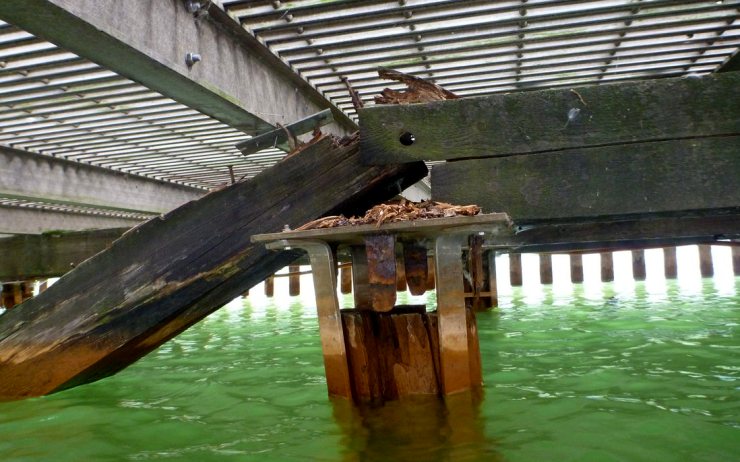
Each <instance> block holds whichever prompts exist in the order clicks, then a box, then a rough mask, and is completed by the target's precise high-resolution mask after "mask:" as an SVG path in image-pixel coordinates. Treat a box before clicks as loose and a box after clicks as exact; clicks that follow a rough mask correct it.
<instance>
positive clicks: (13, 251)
mask: <svg viewBox="0 0 740 462" xmlns="http://www.w3.org/2000/svg"><path fill="white" fill-rule="evenodd" d="M127 229H128V228H111V229H100V230H95V231H75V232H50V233H45V234H33V235H30V234H28V235H20V236H13V237H7V238H4V239H0V255H2V256H3V258H1V259H0V281H16V280H20V279H32V278H48V277H56V276H61V275H63V274H64V273H66V272H68V271H70V270H71V269H72V268H74V267H75V266H77V265H79V264H80V263H82V262H83V261H85V260H87V259H88V258H90V257H92V256H93V255H95V254H96V253H98V252H100V251H102V250H104V249H105V248H106V247H107V246H109V245H110V244H111V243H112V242H113V241H115V240H116V239H118V238H119V237H120V236H121V235H122V234H123V233H124V232H125V231H126V230H127Z"/></svg>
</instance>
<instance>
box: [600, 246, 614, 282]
mask: <svg viewBox="0 0 740 462" xmlns="http://www.w3.org/2000/svg"><path fill="white" fill-rule="evenodd" d="M600 257H601V281H602V282H611V281H613V280H614V254H613V253H611V252H601V254H600Z"/></svg>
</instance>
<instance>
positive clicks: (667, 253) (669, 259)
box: [663, 247, 678, 279]
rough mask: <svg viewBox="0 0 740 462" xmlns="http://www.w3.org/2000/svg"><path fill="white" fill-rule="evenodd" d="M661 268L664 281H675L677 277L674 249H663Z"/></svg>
mask: <svg viewBox="0 0 740 462" xmlns="http://www.w3.org/2000/svg"><path fill="white" fill-rule="evenodd" d="M663 266H664V268H665V277H666V279H676V278H677V277H678V263H677V261H676V248H675V247H665V248H664V249H663Z"/></svg>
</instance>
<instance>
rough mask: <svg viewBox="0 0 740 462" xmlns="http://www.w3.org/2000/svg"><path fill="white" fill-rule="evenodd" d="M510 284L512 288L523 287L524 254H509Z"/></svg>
mask: <svg viewBox="0 0 740 462" xmlns="http://www.w3.org/2000/svg"><path fill="white" fill-rule="evenodd" d="M509 282H510V283H511V286H512V287H516V286H521V285H522V254H520V253H510V254H509Z"/></svg>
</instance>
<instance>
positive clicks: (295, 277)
mask: <svg viewBox="0 0 740 462" xmlns="http://www.w3.org/2000/svg"><path fill="white" fill-rule="evenodd" d="M300 271H301V267H300V265H290V266H288V272H289V273H290V276H288V294H289V295H290V296H291V297H296V296H298V295H301V275H300V274H298V273H299V272H300Z"/></svg>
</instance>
